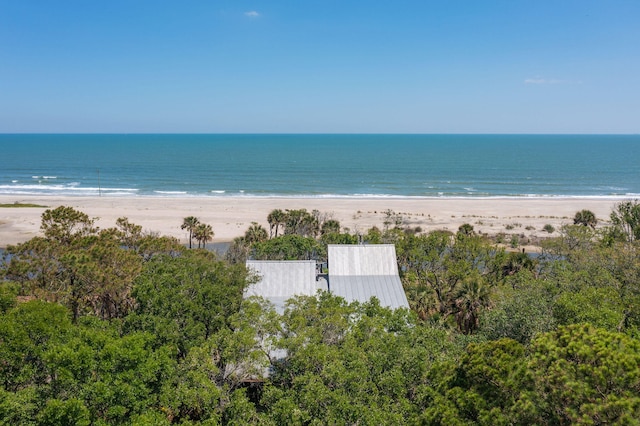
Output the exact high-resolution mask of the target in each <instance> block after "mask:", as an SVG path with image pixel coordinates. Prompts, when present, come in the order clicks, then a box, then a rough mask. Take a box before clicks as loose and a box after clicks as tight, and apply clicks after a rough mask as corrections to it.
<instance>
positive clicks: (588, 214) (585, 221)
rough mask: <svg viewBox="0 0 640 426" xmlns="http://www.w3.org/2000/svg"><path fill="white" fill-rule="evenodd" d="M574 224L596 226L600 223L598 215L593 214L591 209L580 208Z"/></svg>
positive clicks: (574, 218)
mask: <svg viewBox="0 0 640 426" xmlns="http://www.w3.org/2000/svg"><path fill="white" fill-rule="evenodd" d="M573 224H574V225H584V226H590V227H591V228H595V227H596V225H597V224H598V219H596V215H595V214H593V212H592V211H591V210H580V211H579V212H577V213H576V215H575V216H574V217H573Z"/></svg>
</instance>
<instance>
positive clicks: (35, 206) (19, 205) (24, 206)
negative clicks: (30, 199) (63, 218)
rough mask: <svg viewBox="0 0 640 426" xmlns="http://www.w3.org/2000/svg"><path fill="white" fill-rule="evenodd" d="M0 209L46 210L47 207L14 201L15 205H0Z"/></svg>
mask: <svg viewBox="0 0 640 426" xmlns="http://www.w3.org/2000/svg"><path fill="white" fill-rule="evenodd" d="M0 208H44V209H46V208H47V206H42V205H40V204H33V203H21V202H19V201H16V202H15V203H0Z"/></svg>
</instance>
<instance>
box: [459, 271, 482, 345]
mask: <svg viewBox="0 0 640 426" xmlns="http://www.w3.org/2000/svg"><path fill="white" fill-rule="evenodd" d="M489 303H490V300H489V287H488V286H487V285H486V284H485V283H484V282H483V281H482V280H481V279H479V277H472V278H471V279H469V280H467V281H466V282H464V283H463V284H462V286H461V287H460V289H459V290H458V292H457V297H456V298H455V300H454V307H455V310H456V315H455V316H456V322H457V324H458V329H459V330H460V331H461V332H463V333H464V334H471V333H473V332H474V331H476V330H477V329H478V327H479V326H480V311H481V310H482V309H483V308H486V307H488V306H489Z"/></svg>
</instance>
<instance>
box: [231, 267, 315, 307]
mask: <svg viewBox="0 0 640 426" xmlns="http://www.w3.org/2000/svg"><path fill="white" fill-rule="evenodd" d="M247 269H249V270H252V271H254V272H256V273H257V274H258V276H259V277H260V280H259V281H258V282H257V283H255V284H253V285H251V286H249V287H248V288H247V289H246V290H245V294H244V295H245V297H249V296H261V297H264V298H265V299H267V300H269V301H270V302H271V303H273V304H274V305H275V307H276V311H277V312H279V313H282V312H284V303H285V301H287V299H290V298H291V297H293V296H295V295H303V296H314V295H315V294H316V293H317V291H318V290H319V289H322V290H327V282H326V281H325V280H324V279H321V280H317V281H316V261H315V260H291V261H282V260H277V261H276V260H247Z"/></svg>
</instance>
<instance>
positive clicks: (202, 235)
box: [193, 223, 214, 248]
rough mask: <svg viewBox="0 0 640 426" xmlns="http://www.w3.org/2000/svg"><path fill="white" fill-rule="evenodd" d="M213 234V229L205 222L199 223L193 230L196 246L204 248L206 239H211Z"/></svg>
mask: <svg viewBox="0 0 640 426" xmlns="http://www.w3.org/2000/svg"><path fill="white" fill-rule="evenodd" d="M213 235H214V234H213V229H212V228H211V225H209V224H207V223H199V224H198V226H196V228H195V229H194V230H193V238H195V239H196V241H197V242H198V248H200V247H202V248H204V247H205V245H206V244H207V241H211V240H213ZM201 245H202V246H201Z"/></svg>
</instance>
